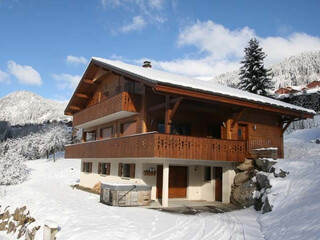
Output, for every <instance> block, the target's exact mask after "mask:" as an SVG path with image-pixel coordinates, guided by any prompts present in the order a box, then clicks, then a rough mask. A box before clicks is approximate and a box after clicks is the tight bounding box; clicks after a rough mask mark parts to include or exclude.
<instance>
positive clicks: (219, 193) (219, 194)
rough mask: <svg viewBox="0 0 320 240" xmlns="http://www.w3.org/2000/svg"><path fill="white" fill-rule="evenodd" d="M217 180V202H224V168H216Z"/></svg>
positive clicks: (215, 176)
mask: <svg viewBox="0 0 320 240" xmlns="http://www.w3.org/2000/svg"><path fill="white" fill-rule="evenodd" d="M214 178H215V200H216V201H219V202H221V201H222V167H215V168H214Z"/></svg>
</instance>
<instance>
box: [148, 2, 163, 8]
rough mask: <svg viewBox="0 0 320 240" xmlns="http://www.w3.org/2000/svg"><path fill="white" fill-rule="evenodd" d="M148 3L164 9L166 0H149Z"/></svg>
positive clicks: (152, 6)
mask: <svg viewBox="0 0 320 240" xmlns="http://www.w3.org/2000/svg"><path fill="white" fill-rule="evenodd" d="M148 3H149V6H150V7H151V8H156V9H162V8H163V5H164V0H149V2H148Z"/></svg>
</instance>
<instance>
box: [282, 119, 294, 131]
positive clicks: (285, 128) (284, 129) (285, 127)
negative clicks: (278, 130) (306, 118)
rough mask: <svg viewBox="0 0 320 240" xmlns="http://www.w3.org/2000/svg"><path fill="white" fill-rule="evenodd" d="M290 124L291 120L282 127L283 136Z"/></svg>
mask: <svg viewBox="0 0 320 240" xmlns="http://www.w3.org/2000/svg"><path fill="white" fill-rule="evenodd" d="M291 123H292V119H291V120H289V121H288V122H287V123H286V125H285V126H284V128H283V129H282V134H284V132H285V131H286V130H287V129H288V127H289V126H290V124H291Z"/></svg>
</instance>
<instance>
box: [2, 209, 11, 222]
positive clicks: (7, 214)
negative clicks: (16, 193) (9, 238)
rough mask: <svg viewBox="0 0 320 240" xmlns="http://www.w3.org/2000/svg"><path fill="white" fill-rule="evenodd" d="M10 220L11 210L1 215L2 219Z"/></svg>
mask: <svg viewBox="0 0 320 240" xmlns="http://www.w3.org/2000/svg"><path fill="white" fill-rule="evenodd" d="M6 209H7V208H6ZM9 218H10V212H9V210H6V211H5V212H4V213H2V214H0V219H2V220H6V219H9Z"/></svg>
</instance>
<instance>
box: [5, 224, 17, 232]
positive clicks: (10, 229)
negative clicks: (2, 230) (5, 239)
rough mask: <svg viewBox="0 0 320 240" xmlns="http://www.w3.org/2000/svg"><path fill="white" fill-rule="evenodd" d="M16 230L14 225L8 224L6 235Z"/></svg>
mask: <svg viewBox="0 0 320 240" xmlns="http://www.w3.org/2000/svg"><path fill="white" fill-rule="evenodd" d="M15 229H16V225H15V224H14V222H11V221H10V222H9V225H8V230H7V233H11V232H13V231H15Z"/></svg>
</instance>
